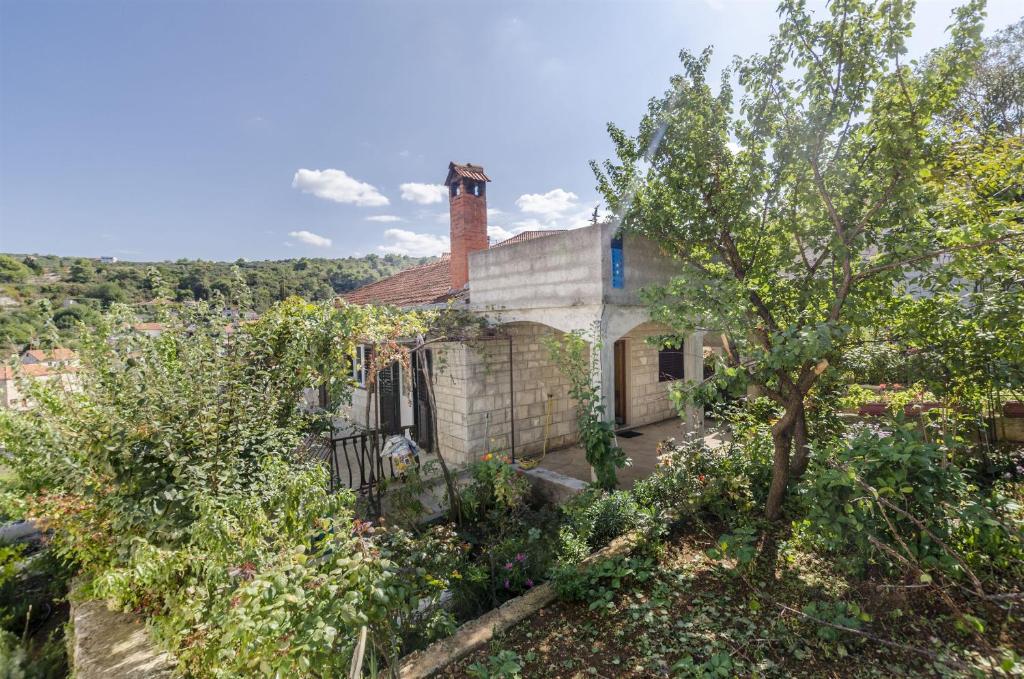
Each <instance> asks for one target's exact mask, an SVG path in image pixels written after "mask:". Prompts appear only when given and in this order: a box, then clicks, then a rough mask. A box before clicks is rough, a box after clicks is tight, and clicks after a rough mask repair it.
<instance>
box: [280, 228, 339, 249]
mask: <svg viewBox="0 0 1024 679" xmlns="http://www.w3.org/2000/svg"><path fill="white" fill-rule="evenodd" d="M288 235H289V236H291V237H292V238H294V239H295V240H297V241H300V242H303V243H305V244H306V245H312V246H314V247H318V248H329V247H331V239H330V238H325V237H324V236H320V235H317V234H315V233H313V232H312V231H306V230H302V231H289V232H288Z"/></svg>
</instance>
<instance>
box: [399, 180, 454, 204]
mask: <svg viewBox="0 0 1024 679" xmlns="http://www.w3.org/2000/svg"><path fill="white" fill-rule="evenodd" d="M399 188H400V189H402V200H411V201H412V202H414V203H419V204H420V205H430V204H431V203H440V202H441V201H443V200H444V199H445V198H447V197H448V189H447V188H446V187H445V186H444V185H443V184H420V183H419V182H406V183H405V184H402V185H401V186H400V187H399Z"/></svg>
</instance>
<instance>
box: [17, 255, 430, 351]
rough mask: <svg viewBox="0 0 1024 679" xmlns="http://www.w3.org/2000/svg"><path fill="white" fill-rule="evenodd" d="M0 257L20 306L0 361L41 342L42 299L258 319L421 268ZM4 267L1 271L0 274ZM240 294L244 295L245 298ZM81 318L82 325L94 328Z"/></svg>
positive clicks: (398, 263) (342, 262) (66, 330)
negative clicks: (211, 306) (203, 305)
mask: <svg viewBox="0 0 1024 679" xmlns="http://www.w3.org/2000/svg"><path fill="white" fill-rule="evenodd" d="M0 257H2V258H5V259H0V263H2V262H6V263H7V264H6V266H7V267H8V269H9V270H10V271H11V272H12V273H11V274H10V275H9V277H10V278H11V280H9V281H4V280H2V279H3V273H2V271H0V283H10V285H9V286H8V287H9V291H5V292H4V294H10V295H11V296H13V297H15V298H16V299H18V300H20V301H21V302H22V306H20V307H14V308H2V309H0V350H2V351H3V352H4V353H5V354H6V353H8V352H10V351H15V350H20V349H21V348H23V347H24V345H26V344H28V343H30V342H32V341H33V340H38V339H39V338H40V337H42V336H43V334H44V333H45V324H46V321H47V320H49V314H47V313H44V312H43V311H41V310H40V309H39V308H37V307H36V305H35V302H37V301H39V300H43V299H45V300H48V301H49V302H50V303H51V305H52V306H53V307H59V306H60V305H61V304H62V303H64V302H65V301H67V300H72V301H77V302H78V303H79V304H78V306H79V308H82V305H97V306H98V305H100V304H102V305H104V306H109V305H110V304H111V303H115V302H125V303H128V304H135V305H142V304H143V303H147V302H151V301H153V299H154V298H156V297H161V296H162V297H166V298H168V299H174V300H177V301H179V302H195V301H207V302H212V301H214V299H215V298H217V297H219V298H220V299H222V300H224V301H225V302H227V303H230V304H231V305H232V306H235V307H238V309H239V311H241V312H246V311H253V312H256V313H262V312H263V311H265V310H266V309H268V308H270V307H271V306H272V305H273V304H275V303H277V302H282V301H284V300H286V299H288V298H289V297H292V296H295V295H299V296H302V297H304V298H306V299H310V300H314V301H323V300H328V299H331V298H333V297H334V296H335V295H337V294H342V293H345V292H348V291H350V290H353V289H355V288H357V287H359V286H361V285H364V284H366V283H372V282H374V281H376V280H379V279H381V278H383V277H386V276H390V275H392V274H395V273H397V272H399V271H401V270H403V269H406V268H409V267H411V266H414V265H416V264H422V263H423V262H424V261H426V260H425V259H422V258H413V257H404V256H401V255H387V256H384V257H379V256H377V255H368V256H366V257H348V258H345V259H306V258H303V259H297V260H282V261H265V262H247V261H244V260H239V261H237V262H206V261H201V260H196V261H188V260H179V261H178V262H156V263H146V262H114V263H109V264H107V263H104V264H100V263H98V262H96V261H95V260H88V259H83V258H66V257H55V256H48V255H42V256H36V257H30V258H25V261H26V264H22V262H20V261H18V259H16V258H14V257H11V256H9V255H0ZM7 260H11V261H13V262H14V263H13V264H11V263H10V262H8V261H7ZM29 264H30V265H31V266H29ZM3 266H4V265H2V264H0V268H3ZM151 271H152V272H154V273H156V274H158V277H159V278H160V280H161V281H163V282H164V284H165V285H166V291H164V292H163V293H158V291H157V290H156V288H154V286H153V285H152V283H151V280H150V278H151V276H150V275H149V273H150V272H151ZM22 274H25V275H22ZM29 274H31V275H29ZM240 286H242V287H244V288H245V290H244V294H243V291H242V289H241V287H240ZM240 295H241V296H240ZM242 297H245V299H242ZM140 308H143V309H151V307H140ZM62 311H63V310H62ZM58 314H61V312H58ZM61 317H62V318H64V319H66V320H64V321H62V322H61V323H59V324H58V326H57V327H58V329H59V330H60V331H61V332H62V334H63V337H64V338H65V340H70V339H71V338H72V337H73V333H72V324H71V323H70V319H69V318H67V315H66V314H62V316H61ZM76 317H78V316H76ZM79 318H80V320H83V321H84V322H86V323H92V322H93V321H94V320H95V319H94V318H92V317H84V316H82V317H79ZM55 320H56V319H55Z"/></svg>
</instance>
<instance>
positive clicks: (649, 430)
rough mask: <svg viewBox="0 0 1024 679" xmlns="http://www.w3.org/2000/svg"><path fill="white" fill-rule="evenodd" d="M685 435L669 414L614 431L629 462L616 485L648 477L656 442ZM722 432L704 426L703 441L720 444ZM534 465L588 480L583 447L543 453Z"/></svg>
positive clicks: (654, 461) (654, 460)
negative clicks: (665, 416) (664, 418)
mask: <svg viewBox="0 0 1024 679" xmlns="http://www.w3.org/2000/svg"><path fill="white" fill-rule="evenodd" d="M627 431H629V432H636V433H638V434H640V435H639V436H632V437H624V436H623V435H622V434H623V432H627ZM684 436H685V432H684V431H683V423H682V421H681V420H680V419H679V418H677V417H673V418H670V419H668V420H662V421H661V422H655V423H654V424H647V425H644V426H642V427H631V428H626V429H622V430H620V431H619V432H618V436H617V437H616V438H617V439H618V444H619V447H620V448H622V449H623V450H624V451H625V452H626V457H628V458H630V459H631V460H632V461H633V463H632V465H630V466H629V467H626V468H625V469H620V470H619V471H618V478H619V487H620V488H627V489H628V488H632V487H633V482H634V481H636V480H637V479H642V478H644V477H646V476H649V475H650V474H651V472H653V471H654V468H655V467H656V466H657V465H658V444H659V443H660V442H662V441H664V440H666V439H671V438H675V439H681V438H683V437H684ZM722 437H723V434H721V433H719V432H717V431H715V430H714V429H711V428H709V427H707V426H706V425H705V437H704V440H705V441H706V442H707V443H708V444H709V445H712V446H716V445H719V444H721V443H722V441H723V438H722ZM538 467H541V468H543V469H547V470H549V471H553V472H558V473H560V474H565V475H566V476H571V477H573V478H575V479H579V480H581V481H587V482H589V481H591V471H590V465H588V464H587V460H586V456H585V454H584V451H583V448H581V447H580V446H573V447H571V448H563V449H561V450H554V451H550V452H548V453H547V455H545V456H544V458H543V459H542V460H541V462H540V464H539V465H538Z"/></svg>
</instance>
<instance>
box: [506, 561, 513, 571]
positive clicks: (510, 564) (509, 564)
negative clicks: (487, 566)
mask: <svg viewBox="0 0 1024 679" xmlns="http://www.w3.org/2000/svg"><path fill="white" fill-rule="evenodd" d="M505 570H507V571H510V570H512V562H511V561H509V562H508V563H507V564H505Z"/></svg>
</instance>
